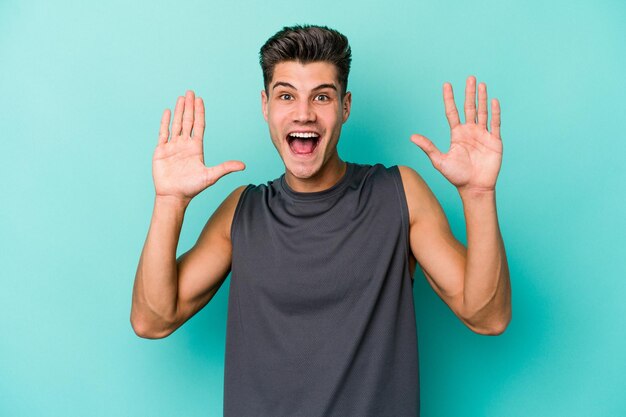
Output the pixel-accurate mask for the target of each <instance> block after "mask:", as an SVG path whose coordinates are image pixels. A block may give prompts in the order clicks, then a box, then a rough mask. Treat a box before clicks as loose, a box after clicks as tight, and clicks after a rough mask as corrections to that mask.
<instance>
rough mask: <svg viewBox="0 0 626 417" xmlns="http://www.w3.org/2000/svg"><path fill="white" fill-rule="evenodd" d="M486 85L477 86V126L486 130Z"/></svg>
mask: <svg viewBox="0 0 626 417" xmlns="http://www.w3.org/2000/svg"><path fill="white" fill-rule="evenodd" d="M487 118H488V113H487V85H486V84H485V83H480V84H478V125H479V126H481V127H483V128H485V129H487Z"/></svg>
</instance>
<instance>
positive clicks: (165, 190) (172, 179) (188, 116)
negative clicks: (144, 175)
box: [152, 91, 245, 202]
mask: <svg viewBox="0 0 626 417" xmlns="http://www.w3.org/2000/svg"><path fill="white" fill-rule="evenodd" d="M170 116H171V113H170V110H169V109H167V110H165V111H164V112H163V117H162V118H161V129H160V131H159V142H158V145H157V147H156V149H155V150H154V155H153V157H152V177H153V179H154V187H155V190H156V195H157V196H158V197H173V198H176V199H179V200H181V201H185V202H189V201H190V200H191V199H192V198H193V197H194V196H196V195H197V194H198V193H200V192H201V191H202V190H204V189H205V188H207V187H209V186H211V185H213V184H214V183H215V182H216V181H217V180H218V179H220V178H221V177H222V176H224V175H226V174H228V173H230V172H233V171H240V170H242V169H244V168H245V166H244V164H243V163H242V162H240V161H227V162H224V163H222V164H219V165H216V166H214V167H207V166H205V165H204V151H203V144H202V143H203V136H204V126H205V119H204V103H203V102H202V99H201V98H200V97H195V96H194V93H193V91H188V92H187V94H186V95H185V97H179V98H178V101H177V102H176V108H175V109H174V120H173V122H172V132H171V137H170V131H169V124H170ZM168 138H170V140H169V141H168Z"/></svg>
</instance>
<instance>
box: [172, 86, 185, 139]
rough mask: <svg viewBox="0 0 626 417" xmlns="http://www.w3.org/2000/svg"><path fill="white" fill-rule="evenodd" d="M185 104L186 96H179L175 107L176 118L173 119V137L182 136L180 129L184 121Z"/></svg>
mask: <svg viewBox="0 0 626 417" xmlns="http://www.w3.org/2000/svg"><path fill="white" fill-rule="evenodd" d="M184 106H185V97H182V96H181V97H178V100H176V107H175V108H174V120H173V121H172V139H174V138H175V137H176V136H180V129H181V127H182V123H183V107H184Z"/></svg>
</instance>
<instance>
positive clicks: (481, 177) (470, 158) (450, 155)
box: [411, 76, 502, 191]
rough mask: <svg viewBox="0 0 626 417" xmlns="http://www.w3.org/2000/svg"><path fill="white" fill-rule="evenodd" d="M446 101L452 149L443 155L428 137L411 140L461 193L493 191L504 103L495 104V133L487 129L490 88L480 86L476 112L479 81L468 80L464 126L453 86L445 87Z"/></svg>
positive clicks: (499, 151)
mask: <svg viewBox="0 0 626 417" xmlns="http://www.w3.org/2000/svg"><path fill="white" fill-rule="evenodd" d="M443 101H444V105H445V110H446V117H447V119H448V123H449V124H450V149H449V150H448V152H447V153H442V152H441V151H439V149H437V147H436V146H435V145H434V144H433V143H432V142H431V141H430V140H429V139H427V138H426V137H424V136H422V135H418V134H415V135H413V136H411V141H412V142H413V143H415V144H416V145H417V146H419V147H420V148H421V149H422V150H423V151H424V152H425V153H426V154H427V155H428V157H429V158H430V161H431V162H432V164H433V166H434V167H435V168H436V169H437V170H438V171H439V172H441V174H442V175H443V176H444V177H445V178H446V179H447V180H448V181H450V182H451V183H452V184H453V185H454V186H456V187H457V188H459V189H460V190H476V191H491V190H494V189H495V186H496V179H497V177H498V173H499V171H500V166H501V164H502V140H501V138H500V104H499V102H498V100H497V99H493V100H492V101H491V131H488V130H487V118H488V112H487V86H486V85H485V84H484V83H481V84H480V85H479V86H478V112H477V111H476V78H475V77H473V76H470V77H468V78H467V82H466V86H465V106H464V109H465V123H463V124H461V122H460V120H459V113H458V111H457V109H456V104H455V103H454V95H453V92H452V86H451V85H450V84H449V83H445V84H444V86H443Z"/></svg>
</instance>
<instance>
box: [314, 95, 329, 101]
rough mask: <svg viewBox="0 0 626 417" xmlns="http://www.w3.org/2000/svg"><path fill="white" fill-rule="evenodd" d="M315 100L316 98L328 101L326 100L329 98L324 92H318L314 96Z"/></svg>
mask: <svg viewBox="0 0 626 417" xmlns="http://www.w3.org/2000/svg"><path fill="white" fill-rule="evenodd" d="M315 100H317V101H328V100H330V97H328V96H327V95H326V94H318V95H317V96H316V97H315Z"/></svg>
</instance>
